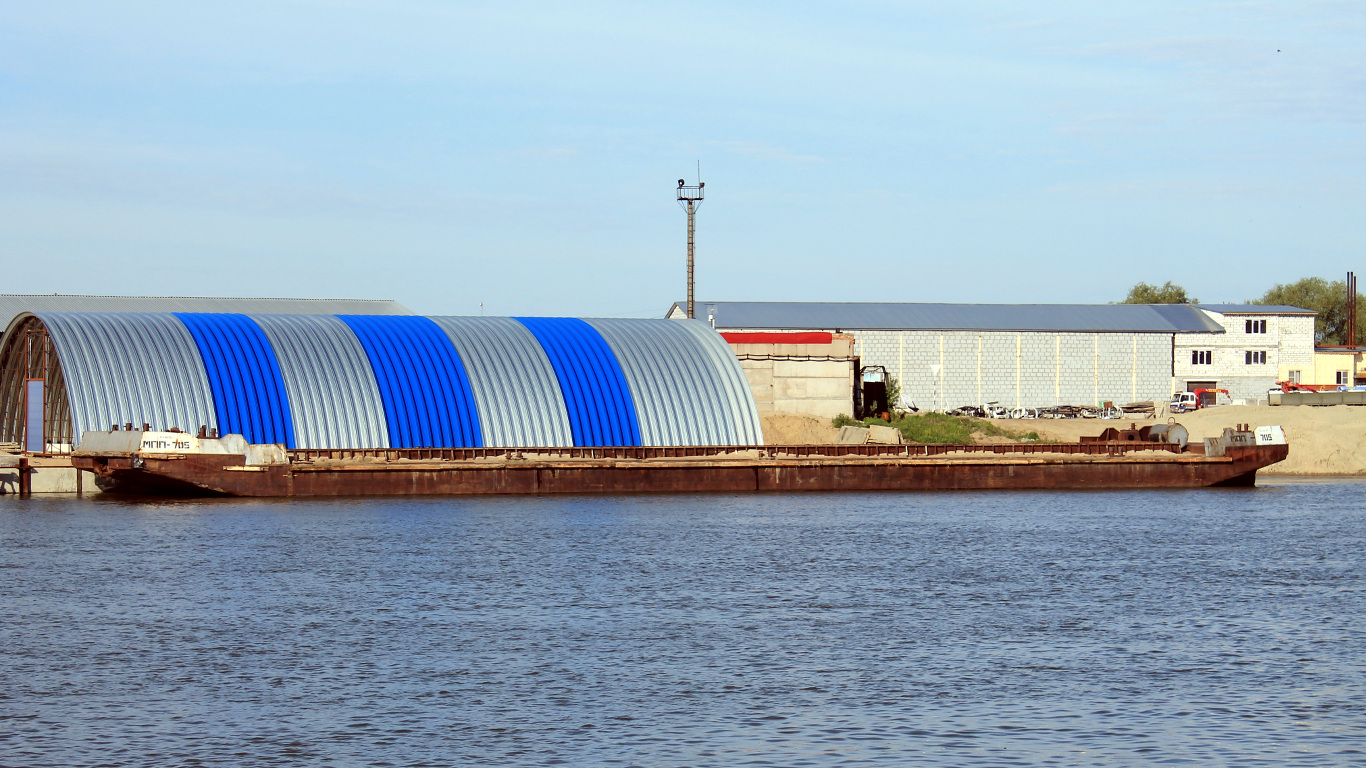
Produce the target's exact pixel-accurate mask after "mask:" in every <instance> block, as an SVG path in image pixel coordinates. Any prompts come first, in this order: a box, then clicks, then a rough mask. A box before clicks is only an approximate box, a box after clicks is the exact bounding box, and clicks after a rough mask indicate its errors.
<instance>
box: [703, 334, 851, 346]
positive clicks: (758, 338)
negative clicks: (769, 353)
mask: <svg viewBox="0 0 1366 768" xmlns="http://www.w3.org/2000/svg"><path fill="white" fill-rule="evenodd" d="M721 338H723V339H725V340H726V341H728V342H730V343H731V344H829V343H830V342H831V341H832V340H833V339H834V334H831V333H825V332H822V331H810V332H807V333H723V334H721Z"/></svg>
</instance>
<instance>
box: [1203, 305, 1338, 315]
mask: <svg viewBox="0 0 1366 768" xmlns="http://www.w3.org/2000/svg"><path fill="white" fill-rule="evenodd" d="M1195 306H1197V307H1199V308H1201V309H1205V310H1209V311H1210V312H1218V313H1219V314H1221V315H1317V314H1318V312H1316V311H1314V310H1312V309H1304V308H1303V307H1292V306H1289V305H1286V304H1196V305H1195Z"/></svg>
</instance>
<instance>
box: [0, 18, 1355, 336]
mask: <svg viewBox="0 0 1366 768" xmlns="http://www.w3.org/2000/svg"><path fill="white" fill-rule="evenodd" d="M1130 5H1135V6H1137V5H1138V4H1111V3H1094V2H1086V3H1065V2H1056V3H1032V4H1020V3H978V2H963V3H953V4H944V3H933V4H931V3H893V2H861V3H839V2H823V3H804V2H786V3H755V2H750V3H746V2H728V3H709V2H693V3H610V2H578V3H535V2H517V1H516V0H511V1H504V2H497V3H478V2H461V3H440V2H425V0H392V1H389V2H371V1H370V0H349V1H348V0H315V1H311V2H310V1H304V0H298V1H294V2H264V1H258V0H239V1H238V2H234V3H210V4H206V3H195V2H187V1H185V0H180V1H179V2H159V1H156V0H147V1H144V2H137V1H132V0H130V1H128V2H120V3H66V2H61V1H60V0H47V1H45V2H42V3H21V2H7V1H5V2H0V264H3V265H4V267H5V269H4V275H5V276H4V282H5V284H4V287H3V288H0V292H5V293H28V292H34V293H51V292H61V293H113V294H155V295H160V294H174V295H245V296H317V297H326V296H335V297H369V298H393V299H397V300H399V301H401V302H403V303H405V304H407V305H408V306H410V307H412V308H413V309H414V310H417V311H420V312H424V313H431V314H477V313H478V312H479V311H480V306H479V305H480V302H483V303H484V311H485V312H486V313H488V314H551V315H554V314H566V315H582V316H589V315H619V316H656V315H659V314H662V313H663V311H664V310H665V309H666V308H667V307H668V305H669V303H670V302H672V301H674V300H676V299H681V298H682V296H683V288H684V284H683V278H684V271H683V265H684V252H685V251H684V242H685V240H684V236H685V217H684V214H683V212H682V211H681V210H679V208H678V206H677V204H676V203H675V202H674V201H673V187H674V185H675V184H676V180H677V179H678V178H680V177H687V178H689V179H690V180H691V179H692V178H693V177H694V176H695V167H696V163H697V161H698V160H700V161H701V163H702V177H703V179H704V180H705V181H706V182H707V192H708V199H707V201H706V202H705V203H704V204H703V206H702V208H701V210H700V212H699V214H698V295H699V297H700V298H703V299H713V300H756V301H767V300H773V301H779V300H804V301H864V300H867V301H952V302H957V301H964V302H1103V301H1108V300H1113V299H1118V298H1120V297H1122V296H1123V295H1124V293H1125V292H1126V290H1127V289H1128V287H1129V286H1131V285H1132V284H1133V283H1135V282H1137V281H1139V280H1145V281H1148V282H1158V283H1160V282H1163V281H1165V280H1173V281H1175V282H1177V283H1180V284H1182V285H1185V286H1186V287H1187V288H1188V289H1189V290H1190V291H1191V292H1192V293H1193V294H1195V295H1196V296H1198V297H1200V298H1201V299H1204V300H1206V301H1225V300H1242V299H1245V298H1249V297H1254V296H1257V295H1260V294H1261V293H1262V292H1263V291H1264V290H1265V289H1266V288H1268V287H1269V286H1270V285H1271V284H1272V283H1275V282H1277V281H1288V280H1293V279H1297V278H1299V277H1302V276H1306V275H1321V276H1325V277H1330V278H1340V277H1341V274H1342V273H1345V272H1346V271H1347V270H1349V269H1359V268H1363V267H1366V264H1362V263H1361V261H1360V258H1359V257H1360V255H1361V254H1362V253H1363V252H1364V251H1366V223H1363V222H1366V215H1364V214H1363V213H1362V211H1363V210H1366V2H1361V1H1360V0H1355V1H1353V2H1302V3H1261V2H1247V3H1200V2H1180V3H1156V2H1154V3H1144V4H1141V7H1132V8H1131V7H1128V6H1130ZM1120 6H1122V7H1120Z"/></svg>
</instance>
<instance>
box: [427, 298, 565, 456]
mask: <svg viewBox="0 0 1366 768" xmlns="http://www.w3.org/2000/svg"><path fill="white" fill-rule="evenodd" d="M432 322H434V323H436V324H437V325H439V326H440V327H441V330H443V331H445V332H446V335H447V336H449V337H450V340H451V343H452V344H454V345H455V349H456V351H457V352H459V353H460V359H461V360H463V361H464V362H465V372H466V373H467V374H469V377H470V387H471V388H472V389H473V390H474V402H475V404H476V405H477V407H478V409H479V424H480V426H481V427H482V428H483V430H484V442H485V444H487V445H496V446H506V447H511V448H525V447H539V446H571V445H573V444H574V435H573V433H572V432H571V431H570V429H569V412H568V411H567V410H566V409H565V404H564V395H563V393H561V392H560V383H559V380H558V379H557V378H556V376H555V369H554V368H553V367H552V366H551V365H550V358H548V357H546V354H545V350H544V349H542V348H541V345H540V343H539V342H537V341H536V337H535V336H533V335H531V331H528V330H527V328H526V326H525V325H522V324H521V323H519V322H517V321H516V320H513V319H512V318H510V317H433V318H432Z"/></svg>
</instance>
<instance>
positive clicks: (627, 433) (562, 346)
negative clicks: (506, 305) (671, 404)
mask: <svg viewBox="0 0 1366 768" xmlns="http://www.w3.org/2000/svg"><path fill="white" fill-rule="evenodd" d="M516 320H517V321H518V322H520V323H521V324H522V325H524V326H526V328H527V330H529V331H531V333H532V335H534V336H535V337H536V340H537V341H539V342H540V343H541V348H542V349H544V350H545V353H546V356H547V357H549V358H550V364H551V366H553V367H554V369H555V376H556V378H558V379H559V380H560V390H561V391H562V392H563V393H564V402H565V406H566V407H567V408H568V410H569V427H570V430H571V431H572V432H573V435H574V445H578V446H584V445H640V424H639V422H638V421H637V419H636V409H635V405H634V403H632V401H631V390H630V387H629V386H627V384H626V376H625V374H623V373H622V370H621V365H620V364H619V363H618V362H617V358H616V356H615V355H613V354H612V349H611V347H609V346H607V342H606V341H605V340H604V339H603V338H602V334H600V333H598V332H597V330H596V329H595V328H593V326H591V325H589V324H588V323H585V322H584V321H582V320H578V319H575V318H569V317H519V318H516Z"/></svg>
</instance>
